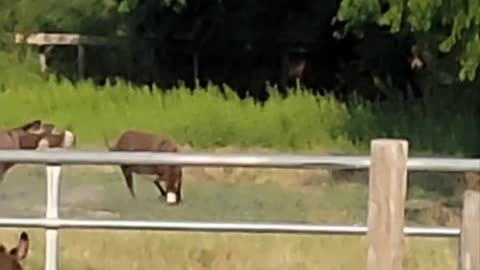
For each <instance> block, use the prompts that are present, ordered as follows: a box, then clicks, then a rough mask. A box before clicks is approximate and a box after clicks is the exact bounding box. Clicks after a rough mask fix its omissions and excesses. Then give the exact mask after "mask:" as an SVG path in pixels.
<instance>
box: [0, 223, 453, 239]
mask: <svg viewBox="0 0 480 270" xmlns="http://www.w3.org/2000/svg"><path fill="white" fill-rule="evenodd" d="M0 227H27V228H49V229H87V230H92V229H94V230H153V231H155V230H158V231H190V232H194V231H197V232H223V233H285V234H287V233H289V234H331V235H334V234H341V235H365V234H366V233H367V231H368V228H367V227H366V226H363V225H362V226H360V225H358V226H356V225H322V224H302V223H231V222H197V221H192V222H190V221H141V220H81V219H45V218H8V219H5V218H0ZM404 233H405V235H408V236H429V237H458V236H460V229H459V228H449V227H405V228H404Z"/></svg>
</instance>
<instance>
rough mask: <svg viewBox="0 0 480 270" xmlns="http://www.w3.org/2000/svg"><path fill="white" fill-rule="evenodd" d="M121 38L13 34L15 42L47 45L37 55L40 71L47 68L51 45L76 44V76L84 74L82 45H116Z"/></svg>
mask: <svg viewBox="0 0 480 270" xmlns="http://www.w3.org/2000/svg"><path fill="white" fill-rule="evenodd" d="M122 41H123V40H122V39H121V38H110V37H101V36H89V35H81V34H67V33H32V34H20V33H16V34H15V43H16V44H28V45H33V46H39V47H48V48H49V49H48V50H45V51H41V52H40V55H39V61H40V67H41V71H42V72H46V70H47V53H48V51H50V50H51V49H52V48H53V46H76V47H77V51H78V53H77V69H78V78H80V79H82V78H83V77H84V75H85V47H84V46H87V45H89V46H118V45H120V44H121V43H122Z"/></svg>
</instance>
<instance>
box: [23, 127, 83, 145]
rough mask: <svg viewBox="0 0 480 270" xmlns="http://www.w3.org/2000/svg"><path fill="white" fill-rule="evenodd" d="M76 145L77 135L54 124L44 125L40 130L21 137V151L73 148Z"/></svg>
mask: <svg viewBox="0 0 480 270" xmlns="http://www.w3.org/2000/svg"><path fill="white" fill-rule="evenodd" d="M75 145H76V136H75V134H74V133H73V132H72V131H70V130H67V129H61V128H58V127H56V126H55V125H53V124H42V125H41V126H40V128H39V129H37V130H35V131H30V132H27V133H25V134H23V135H22V136H21V137H20V148H21V149H45V148H64V149H68V148H73V147H75Z"/></svg>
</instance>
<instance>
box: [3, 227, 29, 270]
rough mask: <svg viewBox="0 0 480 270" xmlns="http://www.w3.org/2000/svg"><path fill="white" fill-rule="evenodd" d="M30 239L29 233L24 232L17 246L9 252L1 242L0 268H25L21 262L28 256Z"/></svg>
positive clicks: (7, 269) (12, 269) (21, 269)
mask: <svg viewBox="0 0 480 270" xmlns="http://www.w3.org/2000/svg"><path fill="white" fill-rule="evenodd" d="M29 247H30V241H29V239H28V234H27V233H26V232H22V233H21V234H20V238H19V240H18V244H17V246H16V247H14V248H12V249H11V250H10V251H9V252H7V249H6V248H5V247H4V246H3V245H2V244H0V269H1V270H23V267H22V265H21V262H22V261H23V260H24V259H25V258H26V257H27V254H28V249H29Z"/></svg>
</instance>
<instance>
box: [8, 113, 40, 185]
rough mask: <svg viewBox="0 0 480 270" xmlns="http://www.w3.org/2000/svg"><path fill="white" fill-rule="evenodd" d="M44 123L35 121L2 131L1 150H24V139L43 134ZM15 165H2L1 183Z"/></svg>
mask: <svg viewBox="0 0 480 270" xmlns="http://www.w3.org/2000/svg"><path fill="white" fill-rule="evenodd" d="M41 125H42V122H41V121H40V120H35V121H32V122H30V123H27V124H24V125H23V126H20V127H16V128H12V129H7V130H0V149H1V150H17V149H22V148H21V145H22V142H21V141H22V138H23V136H25V135H28V134H29V133H38V132H41V129H42V128H41ZM14 165H15V164H13V163H0V181H1V180H2V179H3V177H4V175H5V173H6V172H7V171H8V170H9V169H10V168H11V167H13V166H14Z"/></svg>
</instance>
